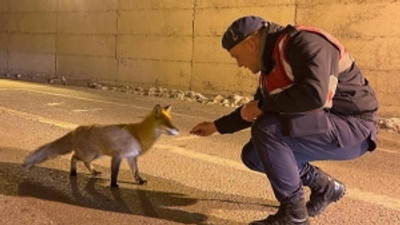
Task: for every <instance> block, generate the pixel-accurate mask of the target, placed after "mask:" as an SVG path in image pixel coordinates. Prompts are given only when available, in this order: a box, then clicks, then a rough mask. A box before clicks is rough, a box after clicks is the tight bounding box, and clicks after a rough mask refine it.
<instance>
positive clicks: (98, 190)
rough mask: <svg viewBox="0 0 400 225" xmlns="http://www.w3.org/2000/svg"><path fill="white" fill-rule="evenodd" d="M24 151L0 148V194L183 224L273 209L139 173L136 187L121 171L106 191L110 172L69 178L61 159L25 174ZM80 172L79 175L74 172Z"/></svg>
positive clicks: (66, 164)
mask: <svg viewBox="0 0 400 225" xmlns="http://www.w3.org/2000/svg"><path fill="white" fill-rule="evenodd" d="M27 154H28V153H27V151H24V150H20V149H12V148H4V147H3V148H0V159H2V160H4V159H8V158H7V156H13V157H10V158H9V159H10V160H7V161H10V162H0V171H1V173H0V194H3V195H10V196H29V197H34V198H37V199H43V200H49V201H54V202H60V203H66V204H72V205H77V206H81V207H87V208H92V209H98V210H105V211H112V212H119V213H126V214H132V215H140V216H146V217H151V218H158V219H164V220H168V221H172V222H178V223H182V224H232V225H235V224H240V223H238V222H235V221H230V220H227V219H222V218H218V217H216V216H212V215H206V214H203V213H198V212H199V211H200V212H206V213H207V212H209V210H210V209H224V210H227V209H228V210H245V209H248V208H249V207H252V208H253V209H256V210H260V211H261V210H265V207H270V208H271V207H275V206H273V205H274V204H273V203H268V205H262V204H259V202H265V200H262V199H250V198H246V197H241V196H233V195H225V194H221V193H213V192H205V191H202V190H198V189H195V188H192V187H187V186H184V185H182V183H178V182H175V181H171V180H167V179H163V178H160V177H154V176H150V175H147V174H143V175H144V176H143V177H145V179H147V180H148V181H149V183H148V184H146V185H137V184H135V183H133V182H127V180H130V179H131V178H130V171H124V170H121V171H120V175H119V179H118V183H119V185H120V187H119V188H117V189H111V188H110V187H109V177H110V174H109V172H108V170H109V168H104V167H103V168H102V167H100V166H96V167H97V168H98V169H100V170H101V171H103V175H102V177H93V176H91V175H89V174H85V173H82V172H83V171H84V170H86V168H83V167H82V169H81V170H79V168H78V176H77V177H74V178H70V177H69V171H65V170H62V169H61V168H68V167H69V161H68V160H65V159H63V158H56V159H52V160H49V161H47V162H45V163H43V164H40V165H36V166H34V167H32V168H31V169H30V170H29V171H24V170H23V169H22V167H21V165H20V162H21V161H22V158H23V157H24V156H25V155H27ZM79 171H81V173H79Z"/></svg>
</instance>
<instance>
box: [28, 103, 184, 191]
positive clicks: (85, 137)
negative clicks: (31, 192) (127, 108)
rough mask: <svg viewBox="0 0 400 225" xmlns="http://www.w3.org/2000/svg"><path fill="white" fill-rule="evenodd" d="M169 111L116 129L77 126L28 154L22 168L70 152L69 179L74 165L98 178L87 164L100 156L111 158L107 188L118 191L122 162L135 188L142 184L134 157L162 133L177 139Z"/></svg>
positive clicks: (162, 110) (158, 108)
mask: <svg viewBox="0 0 400 225" xmlns="http://www.w3.org/2000/svg"><path fill="white" fill-rule="evenodd" d="M170 111H171V107H170V106H167V107H161V106H160V105H156V106H155V107H154V109H153V110H152V111H151V112H150V114H149V115H148V116H147V117H146V118H145V119H144V120H143V121H141V122H139V123H130V124H117V125H92V126H79V127H77V128H76V129H75V130H73V131H71V132H69V133H67V134H66V135H64V136H63V137H61V138H59V139H57V140H55V141H53V142H50V143H48V144H45V145H43V146H41V147H39V148H38V149H37V150H35V151H34V152H32V153H31V154H30V155H28V157H27V158H26V159H25V161H24V162H23V164H22V166H23V167H24V168H25V169H29V168H30V167H32V166H33V165H34V164H37V163H40V162H43V161H45V160H48V159H51V158H54V157H56V156H59V155H64V154H67V153H69V152H72V151H73V152H74V154H73V156H72V158H71V170H70V175H71V176H76V175H77V172H76V163H77V162H78V161H82V162H83V163H84V164H85V166H86V167H87V168H88V170H89V171H90V173H91V174H93V175H97V174H100V172H99V171H97V170H95V169H94V168H93V166H92V165H91V162H92V161H93V160H95V159H98V158H99V157H101V156H104V155H108V156H111V184H110V186H111V187H118V184H117V177H118V172H119V167H120V164H121V161H122V159H123V158H126V159H127V160H128V163H129V166H130V168H131V171H132V175H133V178H134V179H135V181H136V182H137V183H139V184H144V183H145V182H146V180H144V179H142V178H141V177H140V175H139V170H138V165H137V157H138V156H139V155H140V154H142V153H144V152H146V151H147V150H149V149H150V148H151V147H152V146H153V144H154V143H155V141H156V140H157V139H158V138H159V137H160V135H161V134H162V133H166V134H168V135H178V134H179V131H178V129H177V128H176V127H175V126H174V125H173V123H172V119H171V114H170Z"/></svg>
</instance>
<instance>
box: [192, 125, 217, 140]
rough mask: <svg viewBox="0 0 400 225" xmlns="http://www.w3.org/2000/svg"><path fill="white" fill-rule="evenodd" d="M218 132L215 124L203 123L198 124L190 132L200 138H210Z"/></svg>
mask: <svg viewBox="0 0 400 225" xmlns="http://www.w3.org/2000/svg"><path fill="white" fill-rule="evenodd" d="M216 131H217V127H216V126H215V124H214V123H213V122H202V123H199V124H197V125H196V126H194V127H193V128H192V130H190V134H194V135H199V136H203V137H205V136H210V135H211V134H213V133H215V132H216Z"/></svg>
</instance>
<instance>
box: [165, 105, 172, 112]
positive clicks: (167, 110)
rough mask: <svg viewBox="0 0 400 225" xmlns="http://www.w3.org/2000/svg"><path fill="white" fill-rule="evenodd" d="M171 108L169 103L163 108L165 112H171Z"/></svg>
mask: <svg viewBox="0 0 400 225" xmlns="http://www.w3.org/2000/svg"><path fill="white" fill-rule="evenodd" d="M171 109H172V106H171V105H167V106H165V107H164V110H165V111H166V112H167V113H170V112H171Z"/></svg>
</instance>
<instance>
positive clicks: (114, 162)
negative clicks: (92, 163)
mask: <svg viewBox="0 0 400 225" xmlns="http://www.w3.org/2000/svg"><path fill="white" fill-rule="evenodd" d="M121 161H122V158H121V157H119V156H113V157H112V158H111V184H110V187H111V188H117V187H118V184H117V178H118V172H119V167H120V165H121Z"/></svg>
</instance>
